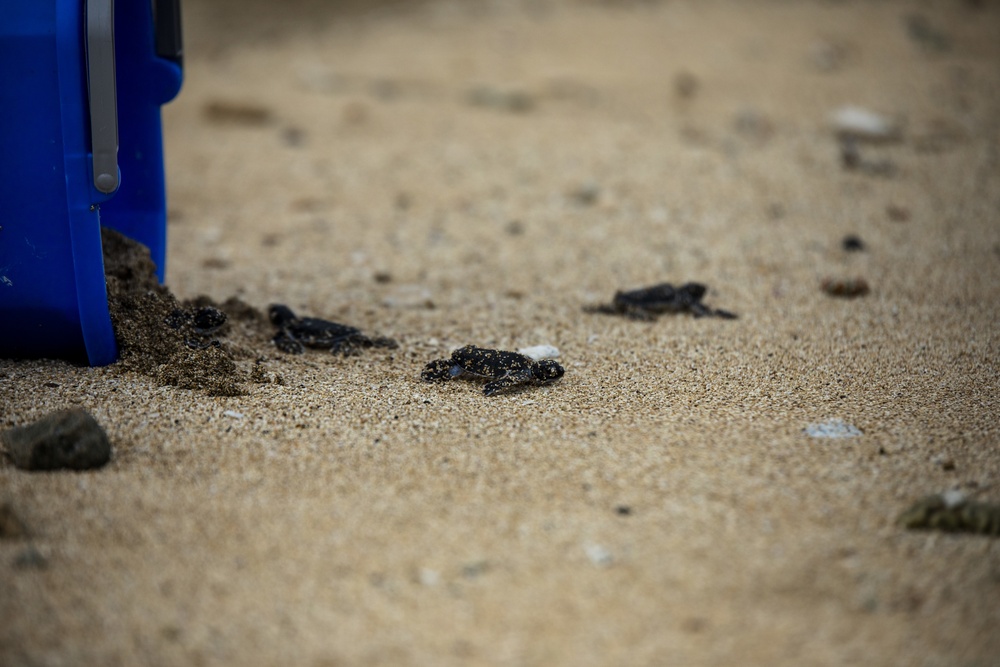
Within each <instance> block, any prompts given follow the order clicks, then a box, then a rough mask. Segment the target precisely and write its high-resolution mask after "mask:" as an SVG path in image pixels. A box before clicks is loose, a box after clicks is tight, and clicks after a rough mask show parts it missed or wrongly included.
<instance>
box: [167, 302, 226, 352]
mask: <svg viewBox="0 0 1000 667" xmlns="http://www.w3.org/2000/svg"><path fill="white" fill-rule="evenodd" d="M164 324H166V325H167V326H168V327H170V328H171V329H174V330H177V331H180V332H181V335H183V336H184V344H185V345H187V346H188V347H190V348H191V349H194V350H204V349H205V348H207V347H209V346H215V347H218V346H219V341H217V340H214V339H213V338H212V336H213V334H216V333H218V332H219V331H220V330H221V329H222V327H223V326H225V324H226V314H225V313H224V312H222V311H221V310H219V309H218V308H215V307H214V306H202V307H200V308H196V307H194V306H186V307H184V308H175V309H173V310H172V311H171V312H170V314H169V315H167V317H166V319H165V320H164Z"/></svg>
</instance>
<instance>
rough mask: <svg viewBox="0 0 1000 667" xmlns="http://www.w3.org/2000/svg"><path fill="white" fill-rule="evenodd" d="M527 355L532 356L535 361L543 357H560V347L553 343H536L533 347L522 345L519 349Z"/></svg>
mask: <svg viewBox="0 0 1000 667" xmlns="http://www.w3.org/2000/svg"><path fill="white" fill-rule="evenodd" d="M518 352H520V353H521V354H523V355H524V356H526V357H531V358H532V359H534V360H535V361H541V360H542V359H558V358H559V348H558V347H555V346H552V345H534V346H532V347H522V348H521V349H519V350H518Z"/></svg>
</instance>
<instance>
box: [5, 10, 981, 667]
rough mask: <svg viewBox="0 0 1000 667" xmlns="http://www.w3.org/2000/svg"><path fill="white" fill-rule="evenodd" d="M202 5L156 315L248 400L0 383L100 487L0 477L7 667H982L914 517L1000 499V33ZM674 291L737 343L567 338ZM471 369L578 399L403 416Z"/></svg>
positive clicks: (957, 576) (97, 375)
mask: <svg viewBox="0 0 1000 667" xmlns="http://www.w3.org/2000/svg"><path fill="white" fill-rule="evenodd" d="M184 11H185V29H186V34H185V37H186V44H185V46H186V54H185V83H184V88H183V89H182V91H181V94H180V95H179V97H178V98H177V99H176V100H175V101H173V102H171V103H170V104H169V105H167V106H166V107H165V108H164V113H163V118H164V127H165V144H166V166H167V178H168V191H169V250H168V262H167V272H166V273H167V280H166V284H167V286H168V287H169V288H170V290H171V291H172V292H173V294H174V295H176V297H177V298H178V299H180V300H182V301H183V300H188V299H194V298H196V297H199V296H207V297H209V298H210V299H211V300H213V301H214V302H216V303H222V302H224V301H226V300H227V299H230V298H231V297H237V298H238V299H240V300H242V302H244V303H245V304H249V305H250V306H252V307H253V308H254V309H256V310H257V313H258V314H257V315H256V316H255V315H253V313H252V312H251V314H250V316H248V318H247V319H242V320H241V319H238V318H232V320H231V324H230V327H229V330H228V332H227V333H226V335H225V336H220V338H219V339H220V341H221V344H222V346H223V349H225V350H227V351H228V352H229V353H230V354H231V355H232V358H233V359H234V363H235V364H236V367H237V369H238V371H239V373H240V374H241V375H240V378H243V379H245V381H244V382H242V385H241V386H242V387H243V392H244V393H243V394H242V395H238V396H214V395H212V393H213V392H212V391H209V390H205V389H197V388H196V389H190V388H179V387H178V386H174V384H177V383H176V382H174V384H170V383H169V382H168V383H167V384H164V383H163V382H164V381H165V380H164V378H169V377H171V374H170V373H169V372H166V373H164V372H162V371H164V369H162V368H161V369H160V371H161V372H159V374H157V372H145V373H144V372H139V371H138V370H136V367H135V366H134V365H131V366H128V368H127V369H126V368H123V365H122V364H118V365H113V366H110V367H105V368H82V367H77V366H73V365H70V364H68V363H65V362H62V361H54V360H43V361H11V360H0V420H2V421H0V427H3V428H6V427H10V426H20V425H23V424H27V423H30V422H32V421H34V420H36V419H38V418H40V417H42V416H44V415H45V414H46V413H48V412H50V411H53V410H56V409H61V408H67V407H83V408H85V409H87V410H88V411H89V412H90V413H91V414H93V415H94V416H95V417H96V418H97V420H98V421H99V422H100V423H101V424H102V425H103V426H104V428H105V429H106V430H107V433H108V435H109V437H110V440H111V443H112V446H113V448H114V453H113V458H112V460H111V462H110V463H109V464H108V465H107V466H105V467H104V468H101V469H99V470H95V471H91V472H45V473H40V472H26V471H22V470H19V469H17V468H15V467H14V465H13V464H12V462H11V461H10V460H6V459H2V458H0V505H4V506H6V508H7V509H6V510H5V512H6V516H7V518H6V519H4V520H3V521H0V526H7V528H5V529H0V663H2V664H4V665H136V664H144V665H235V664H240V665H274V664H289V665H314V666H316V667H320V666H324V667H328V666H334V665H336V666H343V665H667V664H675V665H734V664H744V665H748V664H754V665H797V666H801V665H845V664H872V665H888V664H895V665H926V666H938V665H940V666H946V665H947V666H950V665H965V666H970V667H971V666H987V665H997V664H1000V632H998V628H1000V604H998V602H997V601H998V600H1000V541H998V540H997V539H996V538H990V537H987V536H982V535H967V534H945V533H940V532H934V531H907V530H904V529H903V528H901V527H900V526H899V525H897V523H896V519H897V517H898V516H899V514H900V513H901V512H902V511H903V510H904V509H906V507H908V506H909V505H910V504H911V503H913V502H914V501H916V500H917V499H919V498H921V497H923V496H925V495H927V494H930V493H939V492H944V491H947V490H953V489H957V490H961V491H963V492H964V493H966V494H968V495H969V496H970V497H973V498H976V499H977V500H980V501H982V502H992V503H1000V429H998V415H1000V409H998V405H1000V398H998V397H1000V392H998V377H1000V374H998V369H1000V364H998V359H1000V316H998V312H1000V311H998V308H997V304H998V303H1000V68H998V67H997V63H1000V40H998V39H997V35H998V34H1000V5H998V4H997V3H994V2H988V1H987V2H981V3H975V2H959V1H957V0H956V1H948V2H946V1H944V0H936V1H933V2H920V3H917V2H898V1H891V2H881V3H856V2H834V1H819V0H817V1H815V2H798V3H789V2H779V1H778V0H769V1H763V2H755V3H744V2H736V1H735V0H718V1H712V2H685V1H663V2H656V1H647V2H638V1H636V2H625V1H618V2H612V1H610V0H609V1H606V2H597V1H593V2H584V1H582V0H560V1H556V0H552V1H549V2H543V1H539V2H527V1H525V2H514V1H513V0H512V1H510V2H485V1H478V0H477V1H475V2H457V1H451V2H446V1H444V0H429V1H427V2H409V3H399V2H397V3H372V2H368V3H365V2H344V3H335V2H329V3H324V2H319V1H312V2H309V1H307V0H296V1H295V2H264V1H263V0H250V1H246V2H236V1H235V0H226V1H223V0H187V1H186V2H185V3H184ZM848 105H853V106H858V107H862V108H865V109H869V110H871V111H873V112H876V113H878V114H881V115H882V116H883V117H884V118H885V119H887V121H888V122H889V123H890V124H891V125H892V126H893V128H894V133H890V134H895V136H888V137H885V138H884V140H883V141H879V142H872V141H868V140H866V139H865V140H861V141H859V142H857V143H856V144H851V145H849V146H848V149H847V155H846V158H845V154H844V149H843V146H842V144H841V143H839V142H838V139H837V137H836V136H835V134H834V131H833V129H832V128H831V121H830V117H831V114H832V113H834V112H835V111H836V110H837V109H840V108H842V107H845V106H848ZM122 149H123V150H125V149H126V147H122ZM850 234H854V235H857V236H858V237H860V239H861V240H862V242H863V245H864V248H863V249H862V250H860V251H848V250H845V249H844V248H843V246H842V240H843V239H844V237H845V236H847V235H850ZM859 278H860V279H863V280H864V281H865V282H866V283H867V284H868V286H869V288H870V291H869V293H868V294H866V295H863V296H859V297H857V298H843V297H836V296H830V295H828V294H826V293H824V291H823V290H822V289H821V283H822V282H823V280H824V279H832V280H845V281H850V280H855V279H859ZM688 281H695V282H701V283H704V284H706V285H708V287H709V291H708V294H707V296H706V297H705V302H706V303H707V304H709V305H710V306H712V307H714V308H722V309H726V310H729V311H732V312H734V313H736V314H737V315H738V316H739V317H738V319H735V320H725V319H720V318H714V317H704V318H695V317H692V316H691V315H690V314H685V313H679V314H673V315H670V314H667V315H663V316H661V317H659V318H658V319H656V320H654V321H636V320H632V319H626V318H621V317H613V316H608V315H600V314H590V313H585V312H584V310H583V308H584V306H588V305H594V304H598V303H602V302H607V301H609V300H611V298H612V297H613V295H614V294H615V292H616V291H617V290H622V289H632V288H637V287H642V286H646V285H652V284H656V283H660V282H671V283H674V284H680V283H684V282H688ZM276 302H280V303H285V304H288V305H289V306H290V307H291V308H293V309H294V310H295V311H296V312H298V313H299V314H301V315H309V316H315V317H323V318H326V319H331V320H336V321H338V322H343V323H347V324H350V325H353V326H356V327H358V328H360V329H361V330H362V331H364V332H365V333H366V334H369V335H373V336H375V335H378V336H390V337H393V338H395V339H396V340H397V341H398V342H399V347H398V348H396V349H381V348H374V349H365V350H362V351H361V353H360V354H358V355H356V356H348V357H344V356H339V355H333V354H330V353H329V352H326V351H323V350H309V351H307V353H306V354H304V355H301V356H295V355H287V354H283V353H282V352H280V351H278V350H277V349H276V348H275V347H274V346H273V345H272V344H271V343H270V337H271V336H272V335H273V334H274V329H273V327H271V326H270V325H269V324H268V323H267V322H266V320H265V319H263V315H262V313H263V312H265V311H266V309H267V307H268V305H269V304H271V303H276ZM255 317H256V319H255ZM467 344H476V345H480V346H484V347H496V348H501V349H508V350H515V349H518V348H522V347H527V346H533V345H542V344H547V345H553V346H556V347H558V349H559V351H560V353H561V355H560V357H559V362H560V363H561V364H563V365H564V367H565V369H566V373H565V376H564V377H563V378H562V380H561V381H559V382H557V383H554V384H551V385H548V386H540V387H526V388H524V389H522V390H518V391H514V392H511V393H507V394H502V395H498V396H493V397H489V398H487V397H484V396H483V395H482V389H481V385H479V384H477V383H475V382H466V381H453V382H447V383H439V384H438V383H425V382H421V380H420V370H421V369H422V367H423V366H424V364H426V363H427V362H429V361H431V360H432V359H436V358H441V357H447V356H448V355H449V354H450V353H451V351H452V350H454V349H456V348H459V347H461V346H464V345H467ZM165 370H167V371H169V370H170V369H169V368H168V369H165ZM154 371H155V369H154ZM251 374H252V379H251ZM233 393H236V392H233ZM822 424H827V425H828V426H827V428H828V429H830V428H833V429H836V428H837V427H838V425H840V426H842V427H843V428H845V429H847V430H848V431H850V433H854V435H853V436H852V437H842V438H830V437H814V436H812V435H810V433H809V429H810V427H811V426H815V425H822ZM830 424H832V426H831V425H830ZM848 427H853V429H854V430H853V431H852V430H851V429H849V428H848ZM11 517H14V518H11Z"/></svg>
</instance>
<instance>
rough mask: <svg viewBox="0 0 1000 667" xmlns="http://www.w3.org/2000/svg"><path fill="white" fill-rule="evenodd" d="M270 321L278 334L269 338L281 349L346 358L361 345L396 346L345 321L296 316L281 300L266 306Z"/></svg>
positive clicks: (387, 339)
mask: <svg viewBox="0 0 1000 667" xmlns="http://www.w3.org/2000/svg"><path fill="white" fill-rule="evenodd" d="M267 316H268V318H269V319H270V320H271V324H273V325H274V326H276V327H278V333H276V334H275V336H274V338H272V339H271V340H272V341H273V342H274V344H275V346H276V347H277V348H278V349H279V350H281V351H282V352H287V353H288V354H302V353H303V352H305V348H307V347H310V348H313V349H320V350H330V352H332V353H333V354H337V353H338V352H339V353H341V354H343V355H344V356H345V357H346V356H348V355H351V354H358V348H362V347H388V348H394V347H396V346H397V344H396V341H395V340H393V339H392V338H369V337H368V336H366V335H364V334H363V333H361V330H360V329H357V328H355V327H352V326H348V325H346V324H338V323H337V322H330V321H328V320H321V319H319V318H316V317H298V316H297V315H296V314H295V313H294V312H292V309H291V308H289V307H288V306H286V305H284V304H280V303H275V304H271V306H270V307H269V308H268V309H267Z"/></svg>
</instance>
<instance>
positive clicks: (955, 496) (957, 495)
mask: <svg viewBox="0 0 1000 667" xmlns="http://www.w3.org/2000/svg"><path fill="white" fill-rule="evenodd" d="M941 498H942V500H944V504H945V506H946V507H958V506H959V505H961V504H962V503H964V502H965V494H964V493H962V492H961V491H959V490H958V489H949V490H948V491H945V492H944V493H942V494H941Z"/></svg>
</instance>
